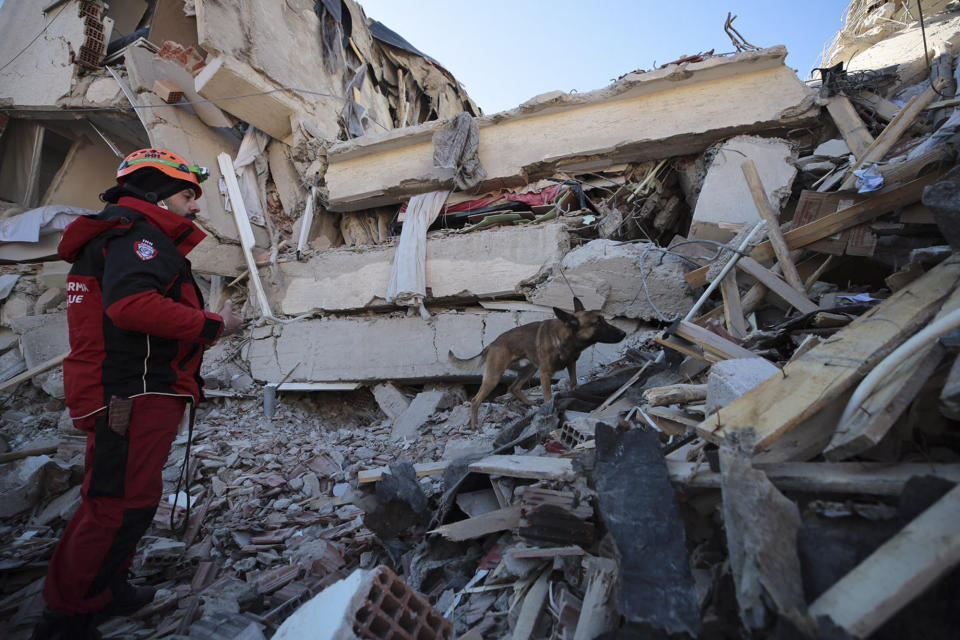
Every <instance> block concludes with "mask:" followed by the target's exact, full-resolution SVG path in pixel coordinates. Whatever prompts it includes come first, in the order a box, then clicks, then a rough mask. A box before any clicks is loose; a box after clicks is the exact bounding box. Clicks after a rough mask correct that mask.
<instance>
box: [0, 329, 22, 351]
mask: <svg viewBox="0 0 960 640" xmlns="http://www.w3.org/2000/svg"><path fill="white" fill-rule="evenodd" d="M19 341H20V336H18V335H17V334H16V333H14V332H13V331H12V330H10V329H7V328H6V327H3V328H0V353H6V352H7V351H9V350H10V349H12V348H13V347H14V345H16V344H17V343H18V342H19Z"/></svg>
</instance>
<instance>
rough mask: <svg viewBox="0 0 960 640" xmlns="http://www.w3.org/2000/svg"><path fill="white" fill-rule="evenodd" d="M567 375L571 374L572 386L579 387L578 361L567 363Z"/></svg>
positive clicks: (572, 387) (573, 387)
mask: <svg viewBox="0 0 960 640" xmlns="http://www.w3.org/2000/svg"><path fill="white" fill-rule="evenodd" d="M567 375H569V376H570V388H571V389H576V388H577V361H576V360H574V361H573V362H571V363H570V364H568V365H567Z"/></svg>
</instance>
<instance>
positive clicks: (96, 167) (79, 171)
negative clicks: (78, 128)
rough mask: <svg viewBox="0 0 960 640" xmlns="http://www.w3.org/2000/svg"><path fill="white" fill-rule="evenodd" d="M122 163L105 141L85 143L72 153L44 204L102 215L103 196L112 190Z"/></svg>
mask: <svg viewBox="0 0 960 640" xmlns="http://www.w3.org/2000/svg"><path fill="white" fill-rule="evenodd" d="M118 164H120V160H119V159H118V158H117V156H115V155H114V154H113V151H111V150H110V147H108V146H107V145H106V143H104V142H103V141H100V140H97V141H93V142H90V141H88V140H81V141H80V142H79V143H77V145H76V146H75V147H74V148H73V149H71V150H70V153H69V154H68V155H67V159H66V161H65V162H64V163H63V167H61V168H60V170H59V171H58V172H57V175H56V176H55V177H54V179H53V182H52V183H51V185H50V188H49V189H47V193H46V195H45V196H44V201H43V204H45V205H47V204H64V205H70V206H71V207H82V208H85V209H93V210H94V211H99V210H100V209H102V208H103V206H104V204H103V202H101V201H100V192H101V191H104V190H106V189H107V188H108V187H110V186H112V182H113V180H112V178H113V176H114V175H115V173H116V170H117V165H118Z"/></svg>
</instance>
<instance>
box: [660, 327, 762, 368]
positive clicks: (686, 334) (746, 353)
mask: <svg viewBox="0 0 960 640" xmlns="http://www.w3.org/2000/svg"><path fill="white" fill-rule="evenodd" d="M676 334H677V335H678V336H680V337H681V338H683V339H684V340H689V341H690V342H693V343H694V344H696V345H698V346H699V347H701V348H702V349H703V350H704V351H705V352H707V353H710V354H711V355H713V356H715V357H717V358H719V359H721V360H731V359H733V358H757V357H759V356H757V355H756V354H754V353H753V352H752V351H750V350H748V349H744V348H743V347H741V346H740V345H738V344H736V343H733V342H730V341H729V340H727V339H726V338H724V337H722V336H718V335H717V334H715V333H714V332H713V331H710V330H709V329H704V328H703V327H701V326H699V325H696V324H693V323H692V322H686V321H683V320H681V321H680V323H679V324H678V325H677V328H676Z"/></svg>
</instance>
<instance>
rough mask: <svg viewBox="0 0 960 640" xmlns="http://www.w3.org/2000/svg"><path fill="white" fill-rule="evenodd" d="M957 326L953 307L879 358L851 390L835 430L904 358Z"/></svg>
mask: <svg viewBox="0 0 960 640" xmlns="http://www.w3.org/2000/svg"><path fill="white" fill-rule="evenodd" d="M957 327H960V309H955V310H953V311H951V312H950V313H948V314H947V315H945V316H943V317H942V318H940V319H939V320H936V321H935V322H932V323H931V324H929V325H927V326H926V327H925V328H924V329H923V331H920V332H919V333H917V334H916V335H914V336H913V337H912V338H910V339H909V340H907V341H906V342H904V343H903V344H902V345H900V346H899V347H897V348H896V349H895V350H894V351H893V353H891V354H890V355H888V356H887V357H886V358H884V359H883V360H881V361H880V363H879V364H877V366H875V367H874V368H873V371H871V372H870V373H869V374H867V377H865V378H864V379H863V380H862V381H861V382H860V384H859V386H857V389H856V391H854V392H853V395H852V396H851V397H850V401H849V402H848V403H847V407H846V408H845V409H844V410H843V416H841V418H840V422H838V423H837V425H838V426H837V430H838V431H839V430H841V429H842V428H843V425H844V424H846V423H847V421H849V420H850V419H852V418H853V414H854V413H856V411H857V409H859V408H860V405H861V404H862V403H863V401H864V400H866V399H867V398H868V397H869V396H870V394H871V393H873V390H874V389H875V388H876V387H877V385H878V384H879V383H880V382H882V381H883V380H884V379H885V378H886V377H887V376H888V375H889V374H890V373H891V372H892V371H893V370H894V369H896V368H897V367H898V366H899V365H900V364H901V363H902V362H903V361H904V360H906V359H907V358H909V357H910V356H912V355H913V354H915V353H916V352H917V350H918V349H920V348H922V347H925V346H927V345H928V344H930V343H931V342H933V341H934V340H936V339H938V338H939V337H940V336H942V335H943V334H945V333H947V332H948V331H952V330H954V329H956V328H957Z"/></svg>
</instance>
